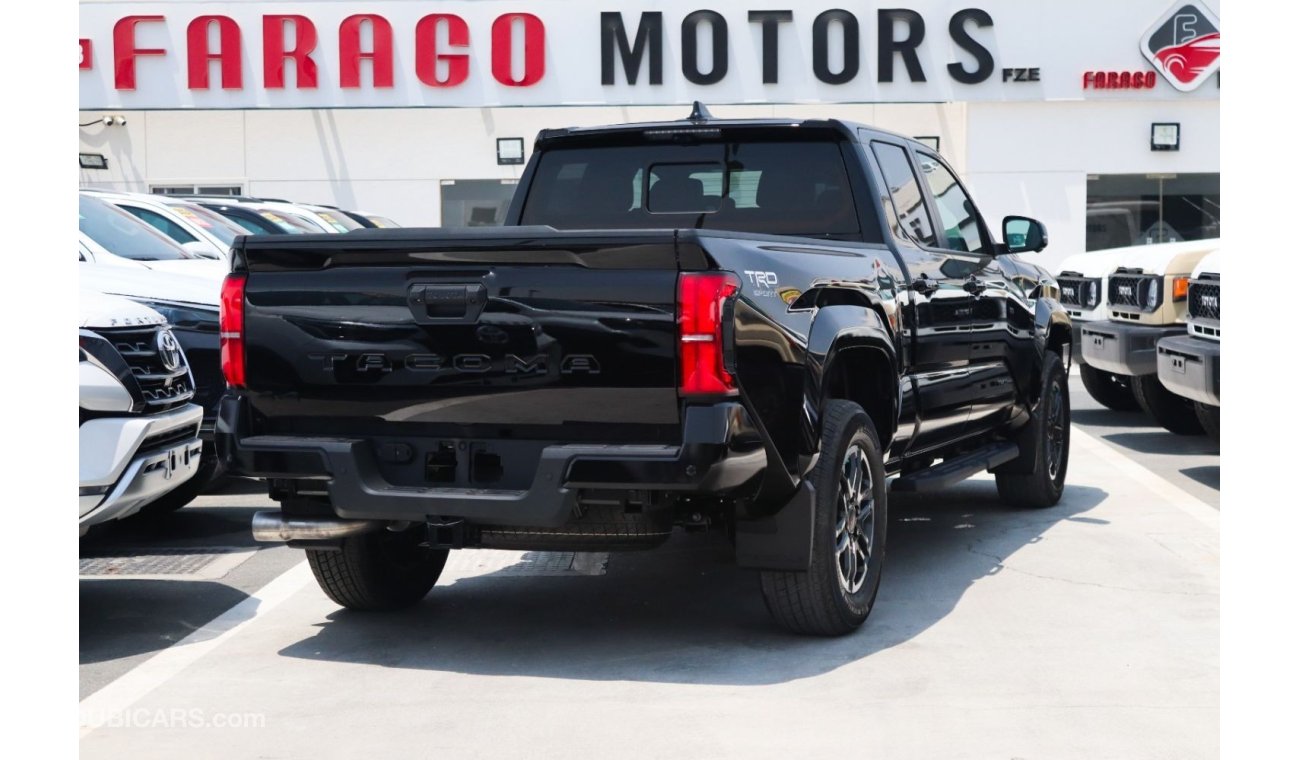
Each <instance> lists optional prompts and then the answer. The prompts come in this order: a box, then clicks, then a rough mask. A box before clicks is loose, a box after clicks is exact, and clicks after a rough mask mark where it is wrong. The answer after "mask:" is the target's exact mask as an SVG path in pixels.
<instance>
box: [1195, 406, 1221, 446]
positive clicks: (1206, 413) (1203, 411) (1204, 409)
mask: <svg viewBox="0 0 1300 760" xmlns="http://www.w3.org/2000/svg"><path fill="white" fill-rule="evenodd" d="M1196 419H1197V420H1198V421H1199V422H1200V423H1201V427H1203V428H1205V434H1206V435H1208V436H1209V437H1211V438H1213V439H1214V440H1216V441H1217V440H1219V407H1217V406H1210V405H1209V404H1201V403H1197V404H1196Z"/></svg>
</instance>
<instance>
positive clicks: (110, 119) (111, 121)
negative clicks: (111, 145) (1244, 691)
mask: <svg viewBox="0 0 1300 760" xmlns="http://www.w3.org/2000/svg"><path fill="white" fill-rule="evenodd" d="M95 124H103V125H104V126H106V127H112V126H118V127H125V126H126V117H125V116H123V115H121V114H118V115H117V116H101V117H100V118H98V119H93V120H91V121H88V122H85V123H84V124H78V125H77V126H79V127H90V126H94V125H95Z"/></svg>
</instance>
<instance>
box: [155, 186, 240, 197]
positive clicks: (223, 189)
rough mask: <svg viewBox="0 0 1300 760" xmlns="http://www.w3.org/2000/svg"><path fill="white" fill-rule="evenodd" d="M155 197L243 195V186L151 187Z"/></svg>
mask: <svg viewBox="0 0 1300 760" xmlns="http://www.w3.org/2000/svg"><path fill="white" fill-rule="evenodd" d="M149 192H151V193H153V194H154V195H243V194H244V186H243V185H150V186H149Z"/></svg>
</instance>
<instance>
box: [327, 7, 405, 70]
mask: <svg viewBox="0 0 1300 760" xmlns="http://www.w3.org/2000/svg"><path fill="white" fill-rule="evenodd" d="M366 23H369V25H370V36H371V41H372V43H373V44H372V47H371V49H370V50H369V51H363V50H362V49H361V25H362V24H366ZM362 58H369V59H370V66H371V72H372V73H373V75H374V80H375V85H374V86H375V87H392V86H393V26H392V24H389V23H388V19H386V18H384V17H383V16H377V15H375V14H373V13H358V14H357V15H355V16H348V17H347V18H345V19H343V23H342V24H340V25H339V85H340V86H342V87H360V86H361V59H362Z"/></svg>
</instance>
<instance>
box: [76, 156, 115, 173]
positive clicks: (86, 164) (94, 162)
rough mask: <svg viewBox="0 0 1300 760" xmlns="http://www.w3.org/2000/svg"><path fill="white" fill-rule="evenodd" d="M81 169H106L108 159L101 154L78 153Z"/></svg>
mask: <svg viewBox="0 0 1300 760" xmlns="http://www.w3.org/2000/svg"><path fill="white" fill-rule="evenodd" d="M77 157H78V158H79V159H80V163H81V168H82V169H107V168H108V157H107V156H105V155H104V154H103V153H78V154H77Z"/></svg>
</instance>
